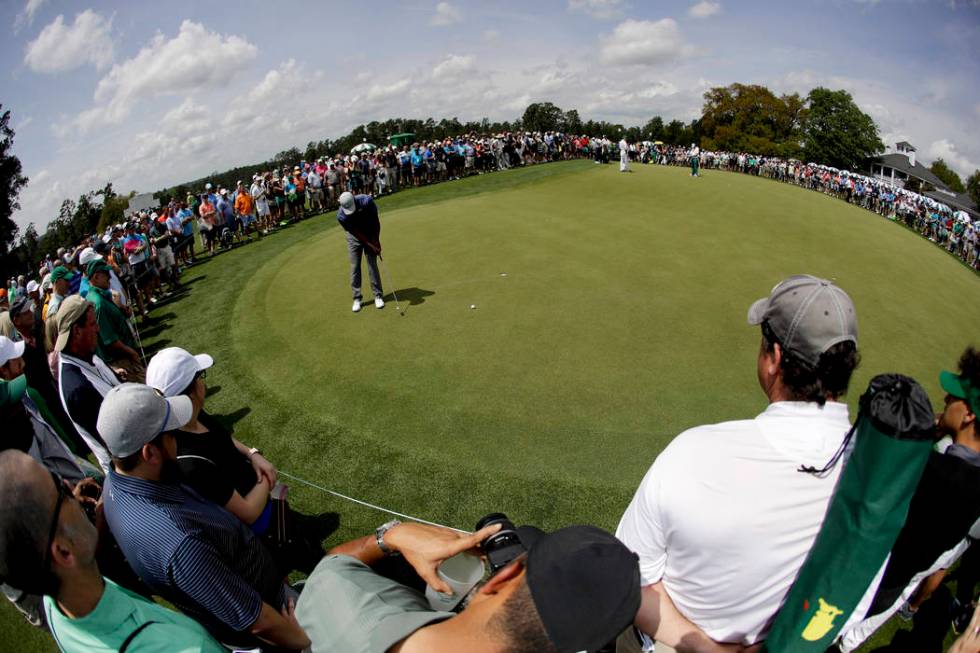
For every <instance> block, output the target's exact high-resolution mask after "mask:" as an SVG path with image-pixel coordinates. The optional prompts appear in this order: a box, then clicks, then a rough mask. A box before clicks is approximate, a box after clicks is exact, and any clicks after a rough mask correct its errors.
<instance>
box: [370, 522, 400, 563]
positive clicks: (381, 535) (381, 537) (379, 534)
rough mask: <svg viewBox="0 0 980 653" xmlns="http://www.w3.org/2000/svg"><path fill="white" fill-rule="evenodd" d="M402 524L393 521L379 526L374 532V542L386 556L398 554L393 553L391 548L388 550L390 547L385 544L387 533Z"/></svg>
mask: <svg viewBox="0 0 980 653" xmlns="http://www.w3.org/2000/svg"><path fill="white" fill-rule="evenodd" d="M400 523H401V521H400V520H398V519H392V520H391V521H390V522H387V523H384V524H381V525H380V526H378V528H377V530H376V531H374V541H375V542H377V544H378V548H379V549H381V553H383V554H385V555H386V556H390V555H394V554H395V553H396V552H395V551H392V550H391V549H390V548H388V545H387V544H385V533H387V532H388V531H390V530H391V529H392V528H394V527H395V526H398V524H400Z"/></svg>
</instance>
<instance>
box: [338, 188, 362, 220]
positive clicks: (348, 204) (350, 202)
mask: <svg viewBox="0 0 980 653" xmlns="http://www.w3.org/2000/svg"><path fill="white" fill-rule="evenodd" d="M337 203H338V204H340V210H341V211H343V212H344V215H350V214H352V213H353V212H354V211H356V210H357V203H356V202H355V201H354V193H352V192H350V191H344V192H343V193H341V194H340V198H339V199H338V200H337Z"/></svg>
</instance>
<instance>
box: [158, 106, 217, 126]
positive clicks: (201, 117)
mask: <svg viewBox="0 0 980 653" xmlns="http://www.w3.org/2000/svg"><path fill="white" fill-rule="evenodd" d="M160 124H161V125H163V126H164V127H167V128H169V129H172V130H174V131H176V132H178V133H184V134H187V133H194V132H199V131H202V130H205V129H207V128H208V127H209V126H210V124H211V119H210V116H209V112H208V108H207V107H205V106H202V105H200V104H197V103H196V102H194V100H193V99H192V98H186V99H184V101H183V102H181V103H180V104H178V105H177V106H176V107H174V108H173V109H171V110H170V111H168V112H167V113H166V114H164V116H163V118H162V119H161V120H160Z"/></svg>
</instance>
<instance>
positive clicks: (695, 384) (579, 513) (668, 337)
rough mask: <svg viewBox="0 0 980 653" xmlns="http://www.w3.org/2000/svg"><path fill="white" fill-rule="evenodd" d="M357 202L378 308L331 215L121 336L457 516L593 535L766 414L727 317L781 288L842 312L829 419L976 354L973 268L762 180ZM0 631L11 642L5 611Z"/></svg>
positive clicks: (297, 497)
mask: <svg viewBox="0 0 980 653" xmlns="http://www.w3.org/2000/svg"><path fill="white" fill-rule="evenodd" d="M379 206H380V208H381V211H382V221H383V230H382V242H383V243H384V247H385V264H386V265H387V266H388V267H389V268H390V273H391V275H392V279H390V280H389V279H385V282H386V283H385V290H386V292H387V293H389V294H388V297H387V298H388V301H389V305H388V306H387V307H386V308H385V309H384V310H383V311H377V310H375V309H374V308H373V306H371V305H370V304H368V305H366V307H365V308H364V309H363V310H362V312H361V313H360V314H356V315H355V314H353V313H351V311H350V289H349V286H348V281H347V268H348V263H347V258H346V246H345V243H344V240H343V233H342V231H341V230H340V229H339V228H338V227H337V225H336V221H335V220H334V218H333V214H328V215H326V216H321V217H317V218H313V219H310V220H306V221H304V222H302V223H300V224H298V225H295V226H292V227H289V228H287V229H285V230H283V231H282V232H281V233H278V234H276V235H274V236H272V237H269V238H266V239H264V240H262V241H261V242H259V243H255V244H252V245H249V246H247V247H241V248H237V249H235V250H234V251H231V252H228V253H225V254H222V255H220V256H218V257H216V258H214V259H213V260H211V261H207V262H205V263H203V264H201V265H198V266H195V267H193V268H191V269H190V270H189V271H188V273H187V274H186V275H185V280H186V281H187V282H188V284H189V288H190V291H189V292H188V293H187V295H186V296H185V297H184V298H182V299H181V300H179V301H176V302H173V303H170V304H168V305H166V306H162V307H160V308H158V309H156V311H155V316H156V317H157V318H158V322H157V324H156V325H155V326H151V327H149V328H147V329H145V330H144V331H145V332H144V337H145V339H146V340H147V341H148V342H152V343H154V346H155V347H159V346H166V345H179V346H182V347H184V348H186V349H188V350H190V351H192V352H195V353H196V352H199V351H206V352H208V353H210V354H212V355H213V356H214V358H215V361H216V364H215V367H214V369H213V370H212V371H211V372H210V373H209V375H208V383H209V385H210V386H211V392H212V394H211V396H210V398H209V400H208V408H209V410H211V411H212V412H215V413H218V414H223V415H226V416H228V418H229V419H230V420H231V421H234V422H235V428H236V430H237V435H238V437H239V438H240V439H241V440H242V441H244V442H246V443H248V444H250V445H254V446H259V447H261V448H262V449H263V450H264V451H265V452H266V454H267V456H268V457H269V458H270V459H271V460H273V461H274V462H276V463H277V464H278V465H279V466H280V468H281V469H283V470H285V471H288V472H290V473H292V474H295V475H298V476H301V477H303V478H306V479H309V480H310V481H313V482H315V483H317V484H320V485H324V486H327V487H330V488H333V489H336V490H339V491H341V492H344V493H347V494H351V495H353V496H356V497H359V498H361V499H364V500H367V501H370V502H372V503H378V504H381V505H383V506H386V507H390V508H392V509H395V510H399V511H404V512H408V513H410V514H413V515H416V516H419V517H422V518H426V519H432V520H435V521H438V522H441V523H445V524H449V525H452V526H456V527H460V528H468V527H472V525H473V523H474V522H475V521H476V520H477V519H478V518H479V517H480V516H482V515H483V514H484V513H487V512H491V511H504V512H507V513H508V514H510V515H511V516H512V517H513V518H514V519H515V521H518V522H519V523H535V524H538V525H541V526H543V527H546V528H550V527H556V526H559V525H564V524H568V523H574V522H584V523H594V524H598V525H600V526H603V527H605V528H608V529H613V528H615V526H616V523H617V521H618V519H619V516H620V514H621V513H622V511H623V509H624V508H625V506H626V504H627V503H628V501H629V498H630V496H631V495H632V492H633V490H634V489H635V488H636V486H637V484H638V483H639V480H640V478H641V477H642V475H643V473H644V472H645V471H646V469H647V468H648V467H649V465H650V463H651V462H652V460H653V458H654V457H655V456H656V454H657V453H658V452H659V451H660V450H661V449H662V448H663V446H664V445H665V444H666V443H667V442H669V441H670V439H671V438H672V437H674V436H675V435H676V434H677V433H679V432H680V431H682V430H683V429H685V428H688V427H690V426H694V425H697V424H702V423H708V422H715V421H721V420H726V419H734V418H743V417H746V416H750V415H754V414H756V413H757V412H759V411H761V410H762V409H763V408H764V406H765V397H764V396H763V395H762V393H761V391H760V390H759V388H758V385H757V382H756V379H755V359H756V353H757V350H758V341H759V334H758V330H757V329H754V328H751V327H749V326H747V325H746V324H745V314H746V311H747V308H748V306H749V304H750V303H751V302H752V301H753V300H755V299H757V298H758V297H761V296H763V295H765V294H767V292H768V289H769V288H770V287H771V286H772V285H773V284H775V283H776V282H777V281H779V280H780V279H782V278H783V277H785V276H787V275H789V274H793V273H798V272H808V273H812V274H816V275H820V276H826V277H831V278H834V279H836V280H837V282H838V283H839V284H840V285H841V286H842V287H843V288H845V289H846V290H847V291H848V292H849V293H850V294H851V296H852V298H853V299H854V301H855V304H856V306H857V309H858V316H859V323H860V347H861V350H862V356H863V363H862V366H861V368H860V370H859V372H858V373H857V375H856V377H855V379H854V383H853V386H852V393H851V398H850V400H851V404H852V407H853V405H854V403H855V402H856V399H857V397H858V396H859V395H860V392H861V391H862V390H863V389H864V387H865V386H866V385H867V381H868V380H869V379H870V378H871V377H872V376H873V375H875V374H878V373H880V372H885V371H899V372H903V373H905V374H909V375H911V376H914V377H915V378H917V379H919V381H920V382H921V383H922V384H923V385H924V386H925V387H926V389H927V390H928V391H929V393H930V396H931V397H932V399H933V401H934V402H935V406H936V407H937V408H938V407H939V406H940V400H941V397H942V394H941V391H940V389H939V386H938V380H937V378H936V377H937V375H938V372H939V370H940V369H942V368H949V367H951V366H953V365H954V364H955V362H956V359H957V357H958V355H959V353H960V352H961V351H962V349H963V348H964V347H965V346H966V344H968V343H969V342H970V341H971V340H973V341H974V342H975V341H976V324H977V318H978V317H980V309H978V306H980V301H978V300H980V277H978V276H977V275H975V274H974V273H972V272H970V271H969V270H967V269H965V268H964V267H963V266H962V265H960V264H959V263H958V262H957V261H956V260H955V259H953V258H952V257H950V256H949V255H947V254H945V253H944V252H942V251H941V250H939V249H938V248H936V247H935V246H932V245H930V244H928V243H926V242H925V241H923V240H922V239H921V238H920V237H918V236H916V235H915V234H912V233H910V232H909V231H908V230H906V229H903V228H901V227H900V226H898V225H895V224H892V223H890V222H888V221H886V220H883V219H882V218H880V217H878V216H875V215H873V214H871V213H868V212H866V211H863V210H861V209H858V208H855V207H853V206H850V205H847V204H845V203H843V202H840V201H837V200H834V199H831V198H828V197H825V196H822V195H818V194H815V193H811V192H805V191H802V190H800V189H797V188H793V187H790V186H787V185H783V184H777V183H774V182H770V181H767V180H764V179H758V178H750V177H745V176H741V175H734V174H727V173H712V172H710V171H709V172H708V173H707V174H706V175H705V176H704V177H703V178H700V179H691V178H690V177H689V176H687V174H686V172H685V171H684V169H680V168H663V167H648V166H643V167H639V168H637V169H636V172H635V173H634V174H631V175H621V174H619V173H618V172H616V170H615V167H614V166H595V165H594V164H592V163H590V162H570V163H564V164H556V165H548V166H537V167H533V168H529V169H521V170H513V171H508V172H505V173H498V174H494V175H488V176H482V177H479V178H470V179H466V180H463V181H460V182H454V183H452V184H442V185H438V186H433V187H428V188H423V189H418V190H412V191H410V192H404V193H399V194H396V195H394V196H392V197H390V198H384V199H382V200H380V201H379ZM502 274H506V276H502ZM390 281H393V282H394V283H395V286H394V287H392V286H391V285H389V282H390ZM364 282H365V287H366V288H367V276H366V274H365V280H364ZM393 289H394V290H395V291H396V292H397V293H398V295H399V298H400V299H401V303H402V308H403V309H406V310H405V315H404V317H403V316H400V315H399V314H398V312H397V311H396V310H395V305H394V302H392V301H391V295H390V292H391V290H393ZM368 295H370V292H369V291H368ZM471 305H476V309H471V308H470V306H471ZM292 500H293V502H294V503H295V504H296V505H297V506H298V507H300V508H301V509H304V510H307V511H314V510H316V511H322V510H336V511H338V512H340V513H341V514H342V516H343V523H342V527H341V529H340V531H339V532H338V533H337V534H336V535H335V536H334V537H333V538H332V539H331V541H330V542H328V544H330V543H331V542H339V541H342V540H344V539H347V538H350V537H355V536H359V535H363V534H364V533H367V532H369V531H370V530H371V529H373V528H374V527H375V526H376V525H377V524H378V523H380V522H381V521H383V520H384V516H383V515H381V514H380V513H378V512H375V511H373V510H369V509H366V508H362V507H358V506H355V505H352V504H348V503H345V502H341V501H339V500H336V499H333V498H330V497H328V496H325V495H322V494H320V493H319V492H317V491H315V490H310V489H309V488H305V487H303V486H302V485H299V484H296V483H293V484H292ZM0 618H3V620H4V626H3V629H4V631H5V632H10V628H12V626H11V623H10V622H11V620H13V619H15V618H16V617H15V616H13V615H12V613H11V611H10V610H9V609H5V610H4V611H0ZM17 630H18V632H20V631H22V630H24V629H23V628H18V629H17ZM31 636H33V633H32V635H31ZM25 637H26V636H25Z"/></svg>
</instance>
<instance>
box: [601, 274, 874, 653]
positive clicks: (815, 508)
mask: <svg viewBox="0 0 980 653" xmlns="http://www.w3.org/2000/svg"><path fill="white" fill-rule="evenodd" d="M748 321H749V324H753V325H760V326H761V330H762V339H761V343H760V346H759V354H758V358H757V362H756V373H757V376H758V380H759V385H760V386H761V388H762V391H763V392H764V393H765V395H766V397H767V398H768V400H769V406H768V407H767V408H766V410H765V411H763V412H762V413H761V414H760V415H758V416H756V417H755V418H754V419H749V420H741V421H732V422H724V423H721V424H714V425H709V426H700V427H697V428H693V429H690V430H688V431H686V432H684V433H682V434H680V435H679V436H677V437H676V438H675V439H674V440H673V441H672V442H671V443H670V445H668V446H667V448H666V449H664V450H663V452H661V453H660V455H659V456H658V457H657V459H656V460H655V461H654V463H653V466H652V467H651V468H650V471H649V472H647V475H646V477H645V478H644V479H643V481H642V483H641V484H640V487H639V489H638V490H637V492H636V495H635V496H634V497H633V501H632V502H631V503H630V505H629V507H628V508H627V509H626V513H625V514H624V515H623V517H622V519H621V521H620V523H619V528H618V529H617V531H616V535H617V536H618V537H619V538H620V539H621V540H622V541H623V542H624V543H625V544H626V545H627V546H628V547H630V548H631V549H632V550H633V551H636V552H637V553H638V554H639V556H640V570H641V573H642V575H643V585H644V588H643V605H642V607H641V608H640V612H639V614H638V615H637V619H636V626H637V628H638V629H639V630H640V631H642V633H645V634H646V635H648V636H649V637H652V638H655V639H657V641H660V642H663V643H664V644H666V645H668V646H675V647H676V646H678V645H679V644H680V645H684V646H685V647H686V648H690V649H693V650H717V649H718V647H717V645H716V644H715V642H730V643H733V644H735V645H751V644H755V643H756V642H758V641H760V640H761V639H763V638H764V637H765V635H766V633H767V631H768V628H769V626H770V624H771V623H772V619H773V617H774V616H775V614H776V612H777V611H778V610H779V607H780V605H781V604H782V602H783V600H784V599H785V597H786V594H787V592H788V591H789V589H790V587H791V585H792V584H793V580H794V579H795V578H796V575H797V572H798V571H799V569H800V567H801V566H802V565H803V562H804V560H805V559H806V556H807V554H808V553H809V551H810V548H811V547H812V545H813V542H814V540H815V539H816V537H817V533H818V532H819V531H820V527H821V525H822V523H823V519H824V515H825V513H826V510H827V505H828V503H829V502H830V498H831V495H832V494H833V491H834V487H835V486H836V484H837V478H838V477H839V476H840V473H841V470H842V468H843V466H844V465H843V463H838V464H828V462H830V463H833V462H836V460H837V456H838V455H839V449H840V448H841V446H842V443H843V442H844V441H845V436H846V434H847V432H848V431H849V430H850V426H851V425H850V419H849V418H848V413H847V404H844V403H840V401H839V400H840V398H841V397H842V396H843V395H844V393H845V392H846V391H847V386H848V383H849V381H850V379H851V374H852V373H853V371H854V369H855V368H856V367H857V364H858V361H859V357H858V353H857V315H856V311H855V309H854V304H853V303H852V302H851V299H850V297H848V296H847V294H846V293H845V292H844V291H843V290H841V289H840V288H838V287H837V286H835V285H834V284H833V283H831V282H830V281H827V280H825V279H818V278H816V277H812V276H809V275H796V276H792V277H789V278H788V279H786V280H784V281H782V282H781V283H779V284H778V285H777V286H776V287H775V288H773V290H772V292H771V294H770V295H769V297H766V298H763V299H760V300H758V301H757V302H755V303H754V304H753V305H752V306H751V308H750V309H749V312H748ZM627 635H628V637H627V636H626V635H624V637H623V638H621V640H627V641H622V645H623V646H622V647H621V650H626V651H629V650H636V649H637V644H638V642H637V639H638V638H637V637H636V636H634V634H633V633H628V634H627ZM630 638H631V640H632V641H629V640H630Z"/></svg>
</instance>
